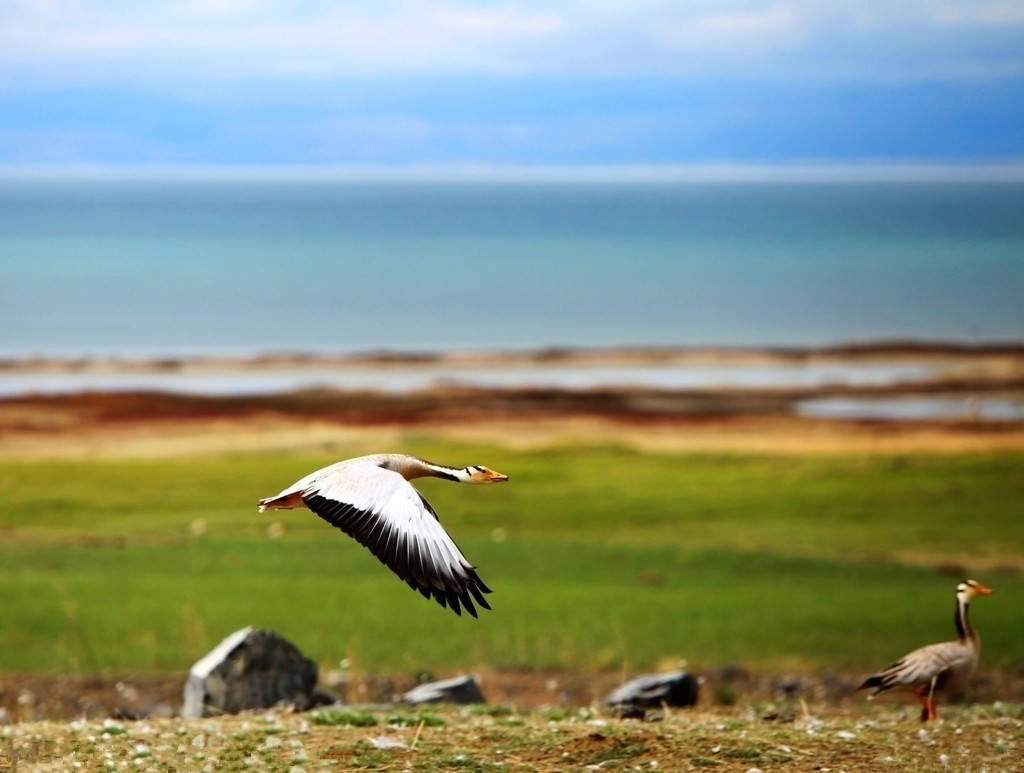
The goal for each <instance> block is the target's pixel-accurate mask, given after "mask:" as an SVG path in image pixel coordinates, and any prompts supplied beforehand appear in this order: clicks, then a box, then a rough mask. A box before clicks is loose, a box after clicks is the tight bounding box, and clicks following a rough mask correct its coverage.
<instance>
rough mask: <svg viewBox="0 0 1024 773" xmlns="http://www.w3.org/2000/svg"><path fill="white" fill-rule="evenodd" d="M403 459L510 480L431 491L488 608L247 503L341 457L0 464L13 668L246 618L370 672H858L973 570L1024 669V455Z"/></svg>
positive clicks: (150, 665) (939, 636)
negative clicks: (668, 667) (431, 593)
mask: <svg viewBox="0 0 1024 773" xmlns="http://www.w3.org/2000/svg"><path fill="white" fill-rule="evenodd" d="M403 450H407V451H410V452H412V453H418V454H421V455H423V456H425V457H427V458H431V459H435V460H437V461H442V462H450V463H454V464H476V463H480V464H487V465H489V466H492V467H494V468H496V469H499V470H501V471H502V472H506V473H508V474H509V475H510V477H511V482H510V483H509V484H508V485H503V486H490V487H482V488H477V487H469V486H456V485H453V484H450V483H446V482H444V481H435V480H428V481H420V482H418V486H419V487H420V490H421V491H422V492H423V493H424V494H425V496H426V497H427V498H428V499H429V500H430V501H431V502H432V504H433V505H434V506H435V508H436V509H437V510H438V512H439V513H440V514H441V517H442V520H443V521H444V523H445V525H446V526H447V527H448V528H449V530H450V531H451V532H452V533H453V535H454V536H455V538H456V540H457V541H458V542H459V544H460V545H461V547H462V548H463V549H464V550H465V552H466V553H467V555H468V556H469V557H470V559H471V560H473V561H474V562H475V563H476V564H477V565H478V567H479V571H480V574H481V576H482V577H483V578H484V580H485V581H486V582H487V583H488V584H489V585H490V586H491V587H492V588H493V589H494V590H495V593H494V594H493V595H492V596H491V597H490V598H491V602H492V605H493V607H494V611H492V612H484V613H483V614H482V615H481V618H480V619H479V620H473V619H471V618H468V617H465V616H464V617H463V618H461V619H460V618H456V617H455V616H454V615H453V614H452V613H451V612H449V611H447V610H443V609H441V608H440V607H438V606H437V605H436V604H434V603H433V602H428V601H426V600H424V599H423V598H421V597H420V596H419V595H418V594H415V593H414V592H413V591H411V590H410V589H409V588H408V587H406V586H405V585H404V584H403V583H401V582H400V581H399V580H397V579H396V578H395V577H393V576H392V575H391V574H390V573H389V572H388V571H387V570H386V569H385V568H384V567H383V566H381V565H380V564H379V563H378V562H377V560H376V559H375V558H373V557H372V556H371V555H370V554H369V553H368V552H367V551H365V550H364V549H363V548H361V547H360V546H358V545H357V544H356V543H355V542H353V541H351V540H349V539H348V538H347V537H345V536H344V535H342V534H341V533H340V532H337V531H336V530H334V529H332V528H331V527H330V526H328V525H327V524H325V523H323V522H321V521H320V520H319V519H317V518H316V517H315V516H313V515H312V514H310V513H308V512H306V511H302V510H299V511H291V512H281V513H272V514H262V515H260V514H257V512H256V500H257V498H259V497H260V496H266V495H269V494H273V493H276V492H277V491H278V490H280V489H281V488H283V487H284V486H285V485H287V484H289V483H291V482H292V481H293V480H295V479H296V478H298V477H299V476H301V475H303V474H305V473H306V472H308V471H310V470H312V469H314V468H316V467H318V466H321V465H323V464H326V463H328V462H331V461H334V460H335V459H336V458H338V456H337V455H333V456H330V457H327V456H317V457H314V456H306V457H296V456H282V455H277V454H274V455H270V454H268V455H248V456H232V457H228V458H214V459H174V460H145V461H143V460H121V461H109V460H103V461H88V462H70V461H46V462H36V461H33V462H27V461H26V462H12V461H5V462H2V463H0V491H2V492H3V502H4V506H3V508H2V510H0V530H2V534H3V536H4V539H3V541H2V543H0V599H2V601H0V671H7V672H13V671H34V672H72V673H84V674H91V673H122V672H155V673H180V672H182V671H184V670H185V669H187V667H188V666H189V665H190V664H191V663H192V662H193V661H194V660H195V659H197V658H198V657H200V656H201V655H203V654H205V652H206V651H208V650H209V649H210V648H211V647H212V646H213V645H215V644H216V643H217V642H218V641H220V639H221V638H223V637H224V636H225V635H227V634H228V633H231V632H232V631H234V630H236V629H238V628H240V627H242V626H245V625H253V626H257V627H269V628H273V629H275V630H277V631H278V632H279V633H281V634H282V635H284V636H285V637H287V638H289V639H291V640H292V641H293V642H295V643H296V644H297V645H298V646H299V647H300V648H301V649H303V650H304V651H305V652H306V654H308V655H309V656H311V657H313V658H314V659H316V660H318V661H319V662H320V663H321V665H322V666H324V667H335V666H336V665H337V663H338V662H339V661H340V660H341V659H343V658H347V659H348V660H349V661H350V663H351V664H352V665H353V667H354V668H356V669H359V670H361V671H363V672H366V673H380V672H394V673H412V672H417V671H430V672H435V673H437V672H444V671H448V670H457V669H472V668H478V667H493V668H505V667H509V668H547V667H554V668H579V669H599V668H600V669H628V670H631V671H636V670H642V669H648V668H653V667H657V666H659V665H664V664H666V663H675V662H677V661H679V660H682V659H685V660H686V661H688V662H689V663H690V664H691V665H694V666H698V667H711V666H716V665H722V664H729V663H742V664H745V665H750V666H761V667H771V668H804V669H814V668H818V667H831V668H841V669H855V670H861V669H870V668H874V667H876V666H882V665H885V664H887V663H888V662H891V660H893V659H895V657H897V656H899V655H901V654H903V652H905V651H906V650H908V649H910V648H912V647H915V646H918V645H920V644H924V643H927V642H929V641H939V640H944V639H948V638H950V637H951V636H952V633H953V629H952V610H953V598H952V596H953V588H954V586H955V584H956V582H957V580H959V579H962V577H961V575H962V574H965V573H966V574H970V575H971V576H975V577H976V578H977V579H979V580H982V581H983V582H985V583H986V584H989V585H991V586H993V587H994V588H995V589H996V595H994V596H993V597H991V598H987V599H984V600H982V601H980V602H978V603H977V604H976V605H975V606H974V608H973V614H974V621H975V623H976V625H977V627H978V628H979V630H980V631H981V634H982V637H983V639H984V642H985V649H984V652H983V655H982V658H983V664H984V665H985V666H989V667H1020V666H1022V665H1024V654H1022V653H1021V650H1020V647H1019V642H1020V641H1021V639H1022V638H1024V604H1022V603H1021V596H1022V592H1024V573H1022V568H1024V455H1019V454H1001V455H992V456H981V455H963V456H956V455H935V456H932V455H927V456H924V455H922V456H906V457H902V456H901V457H892V456H876V455H850V456H827V457H818V456H806V457H792V456H762V457H758V456H740V455H677V454H642V453H638V452H633V451H628V450H623V449H618V448H611V447H609V448H598V449H592V448H588V449H585V450H582V449H562V450H551V451H544V452H531V453H518V452H513V451H510V450H508V449H505V448H485V447H479V446H467V445H455V444H451V443H440V442H436V441H434V440H432V439H430V438H428V437H419V436H412V437H410V438H409V439H408V442H407V443H406V444H405V445H403ZM341 456H344V454H343V453H342V454H341ZM272 520H280V521H282V522H283V523H284V525H285V532H284V536H282V537H280V538H278V539H271V538H269V537H268V536H267V527H268V525H269V524H270V523H271V521H272ZM200 522H201V523H202V525H203V526H204V527H205V530H204V531H203V533H202V534H201V535H198V536H197V535H194V534H193V533H192V531H193V530H194V529H195V526H196V525H197V524H198V523H200Z"/></svg>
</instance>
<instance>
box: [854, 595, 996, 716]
mask: <svg viewBox="0 0 1024 773" xmlns="http://www.w3.org/2000/svg"><path fill="white" fill-rule="evenodd" d="M991 593H992V589H991V588H987V587H985V586H984V585H982V584H981V583H980V582H977V581H976V580H964V581H963V582H962V583H960V584H959V585H958V586H957V589H956V612H955V614H954V618H953V622H954V625H955V626H956V630H957V634H958V637H959V638H958V639H957V640H956V641H947V642H940V643H939V644H929V645H927V646H924V647H920V648H918V649H916V650H914V651H913V652H910V653H908V654H906V655H904V656H903V657H902V658H900V659H899V660H897V661H896V662H895V663H893V664H892V665H891V666H889V667H888V668H886V669H884V670H882V671H879V672H878V673H877V674H873V675H872V676H869V677H868V678H867V679H865V680H864V682H863V683H862V684H861V685H860V687H858V688H857V689H858V690H865V689H868V688H872V687H873V688H874V690H875V691H874V692H873V693H872V694H871V697H874V696H875V695H878V694H879V693H881V692H885V691H886V690H891V689H893V688H897V687H905V688H910V689H912V690H913V692H914V695H915V696H917V699H918V700H919V701H920V702H921V720H922V721H926V720H931V719H935V718H936V717H937V716H938V712H937V711H936V708H935V693H936V692H938V691H945V692H959V691H961V690H962V689H963V688H964V687H966V685H967V682H968V680H969V679H970V677H971V675H972V674H973V673H974V670H975V669H976V668H977V666H978V657H979V655H980V653H981V640H980V639H979V637H978V634H977V633H976V632H975V630H974V627H973V626H972V625H971V620H970V616H969V609H970V602H971V599H973V598H975V597H976V596H988V595H990V594H991Z"/></svg>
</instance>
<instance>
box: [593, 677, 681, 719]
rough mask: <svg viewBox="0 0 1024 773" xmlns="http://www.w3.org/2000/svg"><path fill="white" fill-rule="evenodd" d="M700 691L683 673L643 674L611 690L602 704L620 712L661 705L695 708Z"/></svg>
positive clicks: (659, 706)
mask: <svg viewBox="0 0 1024 773" xmlns="http://www.w3.org/2000/svg"><path fill="white" fill-rule="evenodd" d="M699 690H700V687H699V685H698V682H697V678H696V677H695V676H693V674H689V673H687V672H685V671H669V672H666V673H663V674H645V675H643V676H638V677H636V678H635V679H632V680H630V681H628V682H626V684H624V685H622V686H621V687H619V688H617V689H615V690H613V691H612V692H611V693H610V694H609V695H608V697H607V698H605V699H604V702H605V705H607V706H611V707H613V708H615V709H617V710H618V711H620V712H637V711H642V710H643V709H648V708H661V707H662V706H694V705H696V703H697V697H698V694H699Z"/></svg>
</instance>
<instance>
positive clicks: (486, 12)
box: [0, 0, 1024, 167]
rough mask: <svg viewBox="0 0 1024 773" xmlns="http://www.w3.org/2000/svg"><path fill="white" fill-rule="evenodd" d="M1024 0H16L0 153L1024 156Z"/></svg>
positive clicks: (444, 160) (74, 160)
mask: <svg viewBox="0 0 1024 773" xmlns="http://www.w3.org/2000/svg"><path fill="white" fill-rule="evenodd" d="M1021 159H1024V0H1012V1H1008V0H913V1H910V0H907V1H906V2H893V1H892V0H846V1H845V2H839V1H838V0H836V1H831V2H825V1H824V0H820V1H812V0H777V2H771V1H770V0H769V1H762V0H690V1H687V0H677V1H676V2H667V1H659V0H629V1H624V2H617V1H615V0H568V1H566V2H544V3H541V2H527V1H524V0H509V2H501V3H483V2H470V1H468V0H438V1H437V2H414V1H412V0H374V1H373V2H344V3H336V2H303V3H294V2H293V3H284V2H269V1H266V0H178V1H177V2H170V1H169V2H146V3H140V2H136V0H105V1H99V0H5V2H4V3H2V4H0V165H6V166H33V165H46V166H62V165H74V166H81V165H159V166H175V165H182V166H193V165H234V166H260V165H309V166H314V167H315V166H345V167H352V166H408V165H420V166H423V165H428V166H429V165H439V166H452V165H454V166H458V165H485V166H531V165H548V166H580V165H594V166H603V165H650V166H664V165H669V166H670V165H692V164H698V165H699V164H808V163H812V164H813V163H826V164H828V163H836V164H850V163H853V164H857V163H865V162H872V163H878V162H881V163H888V162H892V161H907V160H909V161H913V162H925V163H953V164H957V163H964V162H993V161H994V162H997V163H1001V162H1006V161H1012V162H1018V163H1019V162H1020V161H1021Z"/></svg>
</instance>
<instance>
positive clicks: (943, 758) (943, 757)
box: [939, 754, 949, 768]
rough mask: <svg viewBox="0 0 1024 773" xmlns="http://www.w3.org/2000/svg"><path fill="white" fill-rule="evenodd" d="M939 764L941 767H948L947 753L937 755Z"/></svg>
mask: <svg viewBox="0 0 1024 773" xmlns="http://www.w3.org/2000/svg"><path fill="white" fill-rule="evenodd" d="M939 764H940V765H942V767H944V768H948V767H949V755H948V754H940V755H939Z"/></svg>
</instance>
